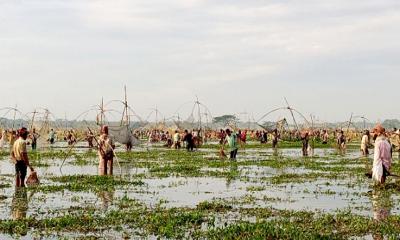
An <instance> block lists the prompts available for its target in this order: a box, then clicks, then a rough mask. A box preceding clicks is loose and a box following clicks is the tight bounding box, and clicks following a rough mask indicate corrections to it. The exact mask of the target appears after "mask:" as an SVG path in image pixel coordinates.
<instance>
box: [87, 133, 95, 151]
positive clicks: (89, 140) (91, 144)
mask: <svg viewBox="0 0 400 240" xmlns="http://www.w3.org/2000/svg"><path fill="white" fill-rule="evenodd" d="M93 140H94V136H93V134H92V133H91V132H90V131H86V141H87V142H88V145H89V148H93V147H94V146H93Z"/></svg>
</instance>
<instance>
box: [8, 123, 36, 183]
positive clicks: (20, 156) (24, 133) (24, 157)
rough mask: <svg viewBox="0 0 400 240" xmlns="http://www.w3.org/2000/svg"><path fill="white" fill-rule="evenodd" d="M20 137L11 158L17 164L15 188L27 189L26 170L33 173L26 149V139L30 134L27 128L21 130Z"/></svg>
mask: <svg viewBox="0 0 400 240" xmlns="http://www.w3.org/2000/svg"><path fill="white" fill-rule="evenodd" d="M18 135H19V138H18V139H17V140H16V141H15V142H14V145H13V146H12V152H11V158H12V160H13V162H14V164H15V186H16V187H25V177H26V170H27V168H28V167H29V168H30V169H31V171H33V168H32V167H31V166H30V164H29V159H28V151H27V149H26V139H27V138H28V135H29V132H28V130H27V129H26V128H21V129H20V130H19V131H18Z"/></svg>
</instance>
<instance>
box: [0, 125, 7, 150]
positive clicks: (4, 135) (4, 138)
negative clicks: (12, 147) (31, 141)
mask: <svg viewBox="0 0 400 240" xmlns="http://www.w3.org/2000/svg"><path fill="white" fill-rule="evenodd" d="M7 134H8V132H7V130H3V131H2V132H1V139H0V150H3V148H4V146H5V144H6V142H7Z"/></svg>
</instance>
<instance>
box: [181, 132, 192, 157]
mask: <svg viewBox="0 0 400 240" xmlns="http://www.w3.org/2000/svg"><path fill="white" fill-rule="evenodd" d="M183 141H184V142H185V143H186V149H187V150H188V151H189V152H193V148H194V140H193V134H192V133H190V132H189V131H188V130H185V137H183Z"/></svg>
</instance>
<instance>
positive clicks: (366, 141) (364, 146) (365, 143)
mask: <svg viewBox="0 0 400 240" xmlns="http://www.w3.org/2000/svg"><path fill="white" fill-rule="evenodd" d="M370 145H371V141H370V133H369V131H368V130H365V132H364V135H363V137H362V139H361V152H362V155H363V156H364V157H366V156H368V155H369V150H368V148H369V147H370Z"/></svg>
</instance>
